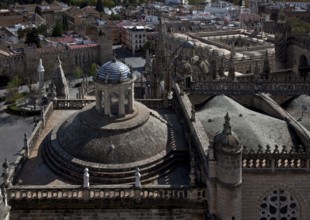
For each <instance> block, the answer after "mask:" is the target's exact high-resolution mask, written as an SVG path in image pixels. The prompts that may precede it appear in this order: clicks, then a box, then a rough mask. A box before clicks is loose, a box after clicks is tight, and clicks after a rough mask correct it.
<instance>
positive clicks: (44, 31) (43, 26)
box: [38, 24, 47, 36]
mask: <svg viewBox="0 0 310 220" xmlns="http://www.w3.org/2000/svg"><path fill="white" fill-rule="evenodd" d="M38 33H39V34H42V35H44V36H46V35H47V25H46V24H41V25H40V26H38Z"/></svg>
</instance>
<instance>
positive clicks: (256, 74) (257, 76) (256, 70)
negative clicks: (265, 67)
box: [254, 62, 260, 80]
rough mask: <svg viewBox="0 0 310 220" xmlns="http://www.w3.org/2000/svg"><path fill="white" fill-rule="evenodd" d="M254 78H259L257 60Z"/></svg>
mask: <svg viewBox="0 0 310 220" xmlns="http://www.w3.org/2000/svg"><path fill="white" fill-rule="evenodd" d="M254 79H255V80H259V79H260V72H259V67H258V62H256V63H255V69H254Z"/></svg>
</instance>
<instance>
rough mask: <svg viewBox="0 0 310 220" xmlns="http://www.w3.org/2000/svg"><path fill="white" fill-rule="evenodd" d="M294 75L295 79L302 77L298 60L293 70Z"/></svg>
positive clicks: (295, 61)
mask: <svg viewBox="0 0 310 220" xmlns="http://www.w3.org/2000/svg"><path fill="white" fill-rule="evenodd" d="M292 75H293V77H296V78H297V77H298V76H299V75H300V73H299V68H298V62H297V60H296V59H295V60H294V64H293V68H292Z"/></svg>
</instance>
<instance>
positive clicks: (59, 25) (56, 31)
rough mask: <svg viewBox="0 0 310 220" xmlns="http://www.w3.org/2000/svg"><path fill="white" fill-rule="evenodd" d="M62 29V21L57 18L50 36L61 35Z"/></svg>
mask: <svg viewBox="0 0 310 220" xmlns="http://www.w3.org/2000/svg"><path fill="white" fill-rule="evenodd" d="M63 31H64V30H63V26H62V22H61V21H60V20H57V21H56V24H55V26H54V28H53V32H52V36H53V37H61V36H62V33H63Z"/></svg>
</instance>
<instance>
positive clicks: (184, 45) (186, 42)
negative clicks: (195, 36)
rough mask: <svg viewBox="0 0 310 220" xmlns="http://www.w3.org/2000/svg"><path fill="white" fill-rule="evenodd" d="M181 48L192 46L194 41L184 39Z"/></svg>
mask: <svg viewBox="0 0 310 220" xmlns="http://www.w3.org/2000/svg"><path fill="white" fill-rule="evenodd" d="M182 47H183V48H194V43H193V41H190V40H186V41H185V42H183V43H182Z"/></svg>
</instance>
